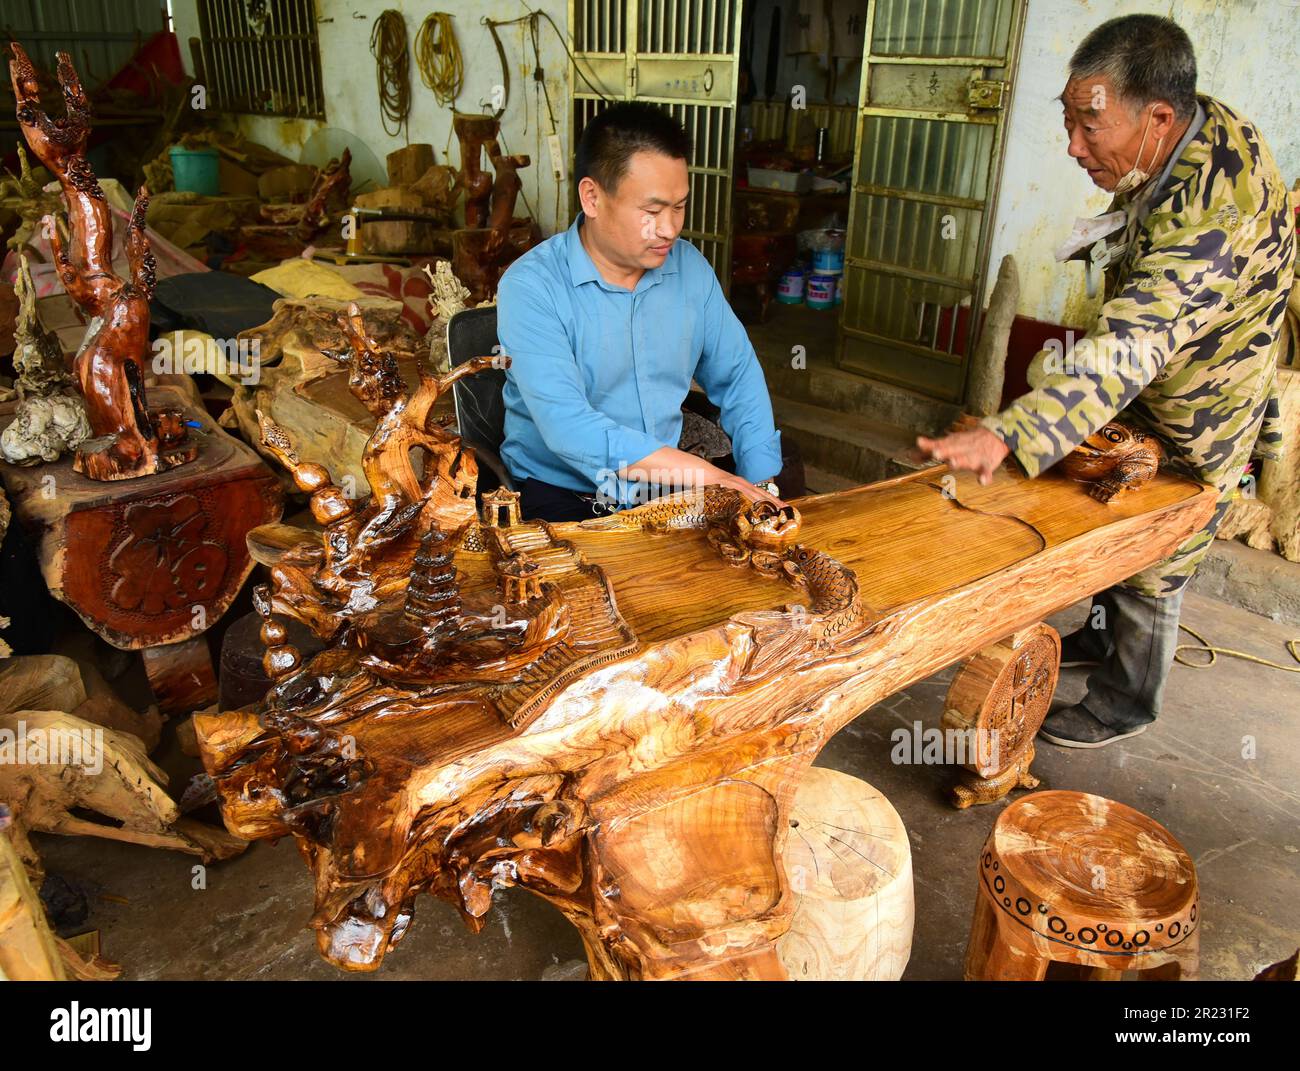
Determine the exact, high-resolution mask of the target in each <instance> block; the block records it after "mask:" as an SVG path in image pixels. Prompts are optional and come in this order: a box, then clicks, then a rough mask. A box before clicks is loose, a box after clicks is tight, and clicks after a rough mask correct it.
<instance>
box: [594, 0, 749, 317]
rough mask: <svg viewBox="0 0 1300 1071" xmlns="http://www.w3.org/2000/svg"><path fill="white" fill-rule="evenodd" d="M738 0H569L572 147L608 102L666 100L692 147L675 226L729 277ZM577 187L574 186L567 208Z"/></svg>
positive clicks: (722, 277) (727, 283) (721, 276)
mask: <svg viewBox="0 0 1300 1071" xmlns="http://www.w3.org/2000/svg"><path fill="white" fill-rule="evenodd" d="M741 2H742V0H569V28H570V31H571V33H572V34H573V43H574V50H573V60H572V63H571V66H570V71H569V77H570V81H571V84H572V85H573V86H574V98H575V99H574V121H573V127H572V130H573V147H576V145H577V139H578V138H579V137H580V136H581V134H582V128H583V127H584V126H585V125H586V123H587V120H588V119H590V118H591V117H592V116H593V115H595V114H596V113H597V112H598V111H600V109H601V108H603V107H605V106H606V104H608V103H610V102H612V101H615V100H648V101H654V102H655V103H658V104H664V105H666V106H667V107H668V109H669V111H671V112H672V114H673V115H674V116H676V118H677V119H678V120H679V121H680V122H681V123H682V125H683V126H685V127H686V129H687V131H688V132H689V133H690V135H691V138H692V140H693V142H694V145H695V148H694V153H693V155H692V158H691V160H690V161H689V164H688V170H689V171H690V176H691V196H690V200H689V201H688V202H687V209H686V225H685V228H684V229H683V231H682V235H683V237H685V238H689V239H690V240H691V241H692V242H694V243H695V246H696V247H697V248H698V249H699V250H700V252H701V253H703V254H704V255H705V256H706V257H707V258H708V259H709V263H711V264H712V265H713V269H714V271H716V272H717V273H718V278H719V279H720V280H721V281H722V287H723V290H724V291H726V290H729V288H730V282H731V189H732V153H733V149H734V143H735V119H736V81H737V69H738V52H739V41H740V5H741ZM576 203H577V193H576V185H575V187H574V210H575V211H576Z"/></svg>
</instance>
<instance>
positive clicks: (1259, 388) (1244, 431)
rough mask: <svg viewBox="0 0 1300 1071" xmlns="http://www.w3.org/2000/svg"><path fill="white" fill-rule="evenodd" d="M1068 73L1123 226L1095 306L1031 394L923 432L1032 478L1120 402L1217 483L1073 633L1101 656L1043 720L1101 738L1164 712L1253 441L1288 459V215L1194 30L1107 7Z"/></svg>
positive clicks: (1074, 108)
mask: <svg viewBox="0 0 1300 1071" xmlns="http://www.w3.org/2000/svg"><path fill="white" fill-rule="evenodd" d="M1070 73H1071V78H1070V81H1069V83H1068V84H1067V86H1066V90H1065V92H1064V93H1063V94H1062V97H1061V99H1062V103H1063V105H1064V106H1065V113H1066V128H1067V130H1069V131H1070V155H1071V156H1074V157H1076V159H1078V160H1079V163H1080V165H1081V166H1084V167H1085V168H1087V170H1088V173H1089V176H1090V177H1091V178H1092V179H1093V181H1094V182H1095V183H1096V184H1097V185H1099V186H1101V187H1102V188H1104V189H1109V190H1114V191H1117V197H1116V199H1115V201H1114V203H1113V204H1112V206H1111V208H1112V211H1119V212H1122V213H1123V221H1122V233H1120V234H1118V235H1114V236H1112V237H1111V238H1110V239H1109V240H1104V242H1103V243H1102V244H1099V245H1098V246H1096V247H1094V250H1093V251H1092V253H1091V254H1090V256H1091V258H1092V259H1093V260H1094V261H1096V260H1100V261H1101V262H1103V263H1105V262H1106V261H1107V260H1109V264H1108V265H1107V267H1106V285H1105V292H1104V298H1105V301H1104V304H1103V306H1102V309H1101V312H1100V314H1099V316H1098V318H1097V321H1096V323H1095V324H1094V325H1093V327H1092V329H1091V330H1090V331H1089V332H1088V334H1087V336H1086V338H1085V339H1084V340H1083V341H1082V342H1081V343H1079V344H1077V345H1076V346H1075V347H1074V348H1073V349H1072V350H1071V351H1070V352H1069V353H1068V354H1065V355H1064V358H1062V354H1061V353H1060V352H1059V351H1057V352H1053V351H1051V350H1045V351H1044V352H1042V353H1040V354H1038V356H1037V357H1035V358H1034V361H1033V362H1032V363H1031V365H1030V369H1029V382H1030V385H1031V387H1032V388H1033V389H1032V390H1031V391H1030V392H1029V393H1028V394H1026V395H1024V396H1022V397H1020V398H1018V399H1016V400H1015V401H1014V402H1013V403H1012V404H1011V405H1010V406H1008V407H1007V408H1006V409H1005V410H1004V411H1003V412H1001V413H998V414H997V415H995V416H992V417H987V418H985V419H984V420H982V421H981V422H980V423H981V427H980V428H977V429H975V430H974V431H969V432H960V433H957V434H954V435H949V436H947V437H945V438H943V439H939V440H928V439H922V440H919V443H920V445H921V446H922V447H923V448H925V449H927V450H928V451H929V452H930V453H931V454H932V455H933V456H934V457H936V458H938V459H940V460H945V461H948V462H949V464H950V465H952V466H953V467H955V468H966V469H972V470H974V471H978V472H980V473H981V478H987V477H988V476H991V473H992V471H993V468H994V467H996V465H997V464H998V463H999V462H1000V461H1001V460H1002V458H1004V457H1005V456H1006V454H1007V453H1008V452H1010V453H1011V454H1012V455H1014V457H1015V458H1016V460H1017V461H1018V462H1019V463H1020V465H1021V466H1022V467H1023V468H1024V470H1025V472H1026V473H1028V475H1030V476H1037V475H1038V474H1039V473H1040V472H1042V471H1044V470H1045V469H1047V468H1049V467H1050V466H1051V465H1054V464H1055V463H1056V462H1058V461H1060V460H1061V458H1062V457H1064V456H1065V455H1066V454H1067V453H1069V452H1070V451H1071V450H1072V449H1074V448H1075V447H1076V446H1078V445H1079V444H1080V443H1081V442H1082V441H1083V440H1084V439H1085V438H1087V437H1088V436H1089V435H1091V434H1092V433H1093V432H1095V431H1097V430H1098V429H1099V428H1101V427H1102V425H1104V424H1106V423H1107V422H1108V421H1110V420H1112V419H1114V418H1115V417H1116V416H1117V415H1119V414H1122V416H1123V419H1124V420H1125V421H1127V422H1132V423H1136V424H1140V425H1142V426H1144V427H1146V428H1147V429H1148V430H1151V431H1153V432H1154V433H1155V434H1156V435H1157V437H1158V438H1159V439H1160V440H1161V441H1162V442H1163V444H1164V446H1165V448H1166V452H1167V454H1168V456H1169V458H1170V463H1171V464H1172V465H1173V466H1174V467H1176V468H1179V469H1181V470H1182V471H1184V472H1186V473H1188V474H1190V475H1192V476H1194V477H1195V478H1197V479H1200V480H1203V481H1204V482H1206V483H1209V484H1212V485H1214V486H1215V487H1216V488H1218V491H1219V501H1218V506H1217V509H1216V510H1215V513H1214V516H1213V518H1212V519H1211V521H1210V523H1209V524H1208V525H1207V527H1206V528H1205V529H1204V530H1202V531H1201V532H1199V533H1197V534H1196V535H1194V536H1192V537H1190V538H1189V539H1188V540H1187V541H1186V542H1184V543H1183V544H1182V545H1181V546H1180V547H1179V548H1178V549H1177V550H1176V551H1175V552H1174V553H1173V555H1171V556H1170V557H1169V558H1168V559H1166V560H1165V561H1162V562H1159V563H1157V564H1156V565H1154V566H1152V567H1150V568H1148V569H1145V570H1143V571H1142V572H1141V573H1138V574H1137V575H1136V576H1133V577H1130V578H1129V579H1128V580H1127V581H1125V582H1124V583H1123V584H1121V585H1119V586H1117V587H1115V588H1111V589H1110V590H1109V591H1106V592H1102V593H1101V594H1099V595H1098V596H1097V597H1096V598H1095V599H1094V601H1093V610H1092V613H1091V614H1090V615H1089V622H1088V625H1089V626H1091V627H1088V626H1085V628H1084V629H1082V630H1080V632H1079V633H1076V634H1075V635H1074V636H1073V637H1067V638H1066V642H1065V652H1064V653H1065V663H1066V664H1069V663H1070V662H1071V661H1073V662H1075V663H1076V664H1088V663H1097V664H1098V668H1097V669H1096V670H1094V672H1093V673H1092V674H1091V676H1090V677H1089V680H1088V694H1087V696H1086V697H1085V699H1084V700H1083V702H1082V703H1079V704H1075V705H1074V706H1072V707H1066V708H1065V709H1063V710H1059V711H1056V712H1054V713H1053V714H1052V715H1050V716H1049V718H1048V720H1047V722H1045V724H1044V728H1043V735H1044V736H1045V737H1046V738H1047V739H1049V740H1051V741H1053V742H1055V743H1059V744H1063V745H1066V746H1074V747H1100V746H1103V745H1105V744H1108V743H1111V742H1113V741H1114V740H1118V739H1123V738H1124V737H1126V736H1132V735H1136V734H1137V733H1139V732H1141V731H1143V730H1144V729H1145V728H1146V726H1147V724H1148V723H1149V722H1151V721H1153V720H1154V719H1155V716H1156V714H1157V713H1158V711H1159V707H1160V699H1161V695H1162V692H1163V688H1164V683H1165V680H1166V678H1167V676H1168V672H1169V667H1170V663H1171V662H1172V659H1173V653H1174V648H1175V646H1176V641H1177V635H1178V617H1179V610H1180V606H1181V602H1182V595H1183V591H1184V587H1185V585H1186V583H1187V581H1188V580H1189V579H1190V577H1191V576H1192V574H1193V573H1194V572H1195V570H1196V567H1197V565H1198V564H1199V562H1200V560H1201V559H1202V558H1203V557H1204V555H1205V553H1206V551H1207V550H1208V549H1209V547H1210V544H1211V541H1212V540H1213V538H1214V531H1215V529H1216V528H1217V526H1218V524H1219V521H1220V520H1221V519H1222V517H1223V514H1224V512H1225V511H1226V510H1227V507H1228V504H1229V502H1230V500H1231V496H1232V494H1233V493H1234V492H1235V490H1236V489H1237V487H1238V486H1239V484H1240V482H1241V477H1242V474H1243V471H1244V469H1245V467H1246V465H1247V463H1248V462H1249V461H1250V460H1251V457H1252V455H1256V456H1261V457H1265V458H1276V457H1277V451H1278V449H1279V446H1280V443H1281V433H1280V426H1279V422H1278V407H1277V398H1276V394H1275V380H1276V347H1277V340H1278V333H1279V330H1280V327H1281V323H1282V318H1283V315H1284V313H1285V310H1286V303H1287V296H1288V294H1289V291H1290V289H1291V284H1292V278H1293V269H1294V262H1295V221H1294V218H1293V216H1292V214H1291V212H1290V209H1289V204H1288V196H1287V190H1286V185H1285V183H1284V182H1283V180H1282V177H1281V175H1280V174H1279V172H1278V169H1277V166H1276V165H1275V163H1274V162H1273V158H1272V156H1271V154H1270V153H1269V150H1268V148H1267V146H1266V145H1265V144H1264V142H1263V139H1262V138H1261V137H1260V135H1259V133H1258V131H1257V130H1256V129H1255V127H1254V126H1253V124H1251V123H1250V122H1249V121H1248V120H1246V119H1244V118H1243V117H1242V116H1240V115H1238V114H1237V113H1236V112H1234V111H1233V110H1232V109H1231V108H1229V107H1228V106H1227V105H1225V104H1223V103H1221V102H1220V101H1217V100H1214V99H1212V98H1209V97H1205V96H1201V97H1196V96H1195V93H1194V86H1195V57H1194V54H1193V52H1192V48H1191V43H1190V42H1189V41H1188V40H1187V38H1186V35H1185V34H1184V33H1183V32H1182V30H1181V29H1179V28H1178V27H1177V26H1176V25H1175V24H1174V23H1173V22H1171V21H1170V20H1168V19H1162V18H1159V17H1158V16H1151V15H1137V16H1126V17H1123V18H1119V19H1114V20H1111V22H1109V23H1106V24H1104V25H1102V26H1100V27H1098V29H1097V30H1094V31H1093V33H1092V34H1090V35H1089V36H1088V38H1087V39H1085V41H1084V43H1083V44H1082V45H1080V47H1079V49H1078V51H1076V53H1075V55H1074V57H1073V58H1072V60H1071V64H1070ZM1189 76H1190V77H1189ZM1108 98H1109V99H1108ZM1117 98H1118V99H1117ZM1193 102H1194V106H1193ZM1135 106H1136V107H1135ZM1186 113H1190V114H1186ZM1180 117H1181V121H1180ZM1144 124H1145V125H1144ZM1139 130H1141V131H1142V134H1141V138H1140V141H1139V140H1138V133H1137V132H1138V131H1139ZM1152 133H1154V134H1155V135H1156V137H1154V138H1153V139H1152V140H1154V141H1155V142H1156V144H1157V148H1156V154H1155V155H1154V156H1151V157H1150V158H1149V159H1148V157H1147V155H1146V154H1147V153H1148V152H1149V151H1150V150H1149V149H1147V148H1146V145H1147V137H1148V134H1152ZM1108 138H1109V139H1110V140H1109V142H1108V141H1107V139H1108ZM1134 141H1138V145H1137V149H1136V153H1135V152H1134V150H1133V148H1132V144H1133V142H1134ZM1165 145H1167V146H1168V148H1167V150H1165V151H1164V152H1163V154H1162V146H1165ZM1119 191H1123V192H1119Z"/></svg>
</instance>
